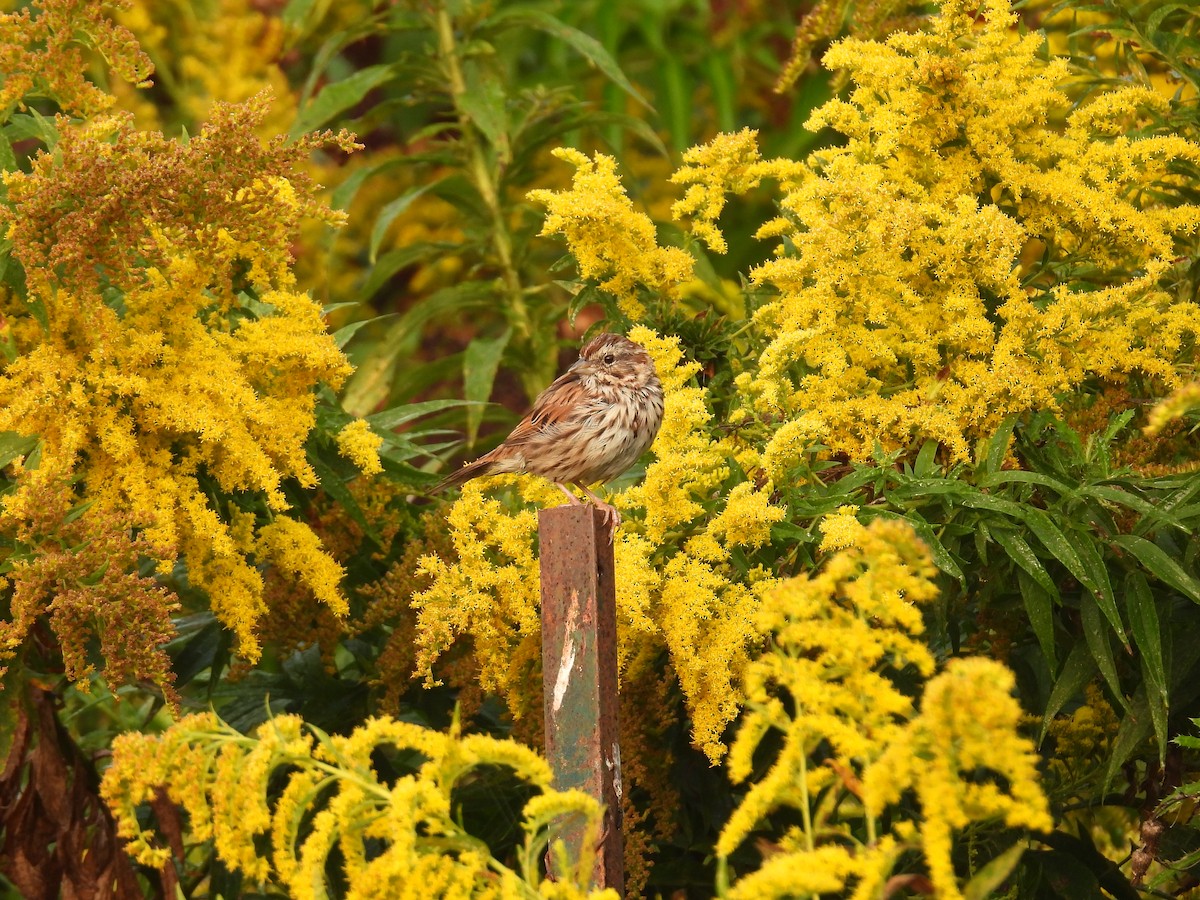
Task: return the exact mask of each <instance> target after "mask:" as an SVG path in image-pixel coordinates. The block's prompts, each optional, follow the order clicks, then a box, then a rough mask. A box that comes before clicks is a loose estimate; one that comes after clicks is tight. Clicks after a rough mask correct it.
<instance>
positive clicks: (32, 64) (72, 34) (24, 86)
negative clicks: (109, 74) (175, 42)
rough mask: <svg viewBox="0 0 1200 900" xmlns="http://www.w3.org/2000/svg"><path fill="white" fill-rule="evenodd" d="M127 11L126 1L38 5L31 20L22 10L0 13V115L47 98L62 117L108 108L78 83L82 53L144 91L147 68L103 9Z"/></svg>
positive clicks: (96, 92) (99, 94)
mask: <svg viewBox="0 0 1200 900" xmlns="http://www.w3.org/2000/svg"><path fill="white" fill-rule="evenodd" d="M127 5H128V0H124V2H122V0H106V2H94V0H41V2H39V3H38V7H40V9H39V10H38V12H37V15H34V14H33V13H31V12H30V10H28V9H21V10H18V11H17V12H0V72H3V73H4V81H3V83H2V84H0V109H11V108H12V107H14V106H20V107H21V108H22V109H23V108H24V107H25V102H26V100H32V99H34V98H47V97H49V98H53V99H54V100H55V101H56V102H57V103H58V104H59V107H60V109H61V110H62V111H63V113H64V114H67V115H85V116H86V115H92V114H95V113H98V112H101V111H103V110H105V109H107V108H108V107H110V106H111V105H112V103H113V97H112V95H110V94H108V93H106V92H105V91H103V90H101V89H100V88H99V87H97V86H96V85H95V84H93V83H92V82H91V81H89V80H88V79H87V78H85V77H84V74H83V73H84V70H85V69H86V68H87V63H86V61H85V57H84V49H85V48H93V49H95V50H96V51H98V52H99V53H100V55H101V56H103V58H104V61H105V62H106V63H107V64H108V65H109V66H110V67H111V68H112V70H113V72H114V73H115V74H116V75H117V76H118V77H119V78H121V79H124V80H125V81H128V82H132V83H134V84H137V85H140V86H144V84H145V81H146V78H148V77H149V75H150V72H151V71H152V69H153V64H152V63H151V61H150V58H149V57H148V56H147V55H146V54H145V53H144V52H142V50H141V48H140V47H138V44H137V41H136V39H135V38H134V37H133V35H132V34H131V33H130V32H129V29H127V28H125V27H123V26H121V25H118V24H115V23H114V22H113V21H112V20H111V19H110V18H109V16H108V9H106V8H105V7H108V8H109V9H113V8H121V7H123V6H127Z"/></svg>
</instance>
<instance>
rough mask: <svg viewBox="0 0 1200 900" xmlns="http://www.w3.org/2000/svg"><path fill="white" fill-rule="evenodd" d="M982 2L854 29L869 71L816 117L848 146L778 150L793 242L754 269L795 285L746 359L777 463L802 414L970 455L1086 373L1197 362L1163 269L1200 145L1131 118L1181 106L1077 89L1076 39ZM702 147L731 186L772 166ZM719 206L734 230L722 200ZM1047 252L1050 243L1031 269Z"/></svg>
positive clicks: (858, 433)
mask: <svg viewBox="0 0 1200 900" xmlns="http://www.w3.org/2000/svg"><path fill="white" fill-rule="evenodd" d="M977 6H978V4H973V3H965V2H962V0H948V2H946V3H944V4H942V9H941V12H940V13H939V15H938V16H936V17H935V18H934V19H933V21H932V26H931V27H930V28H929V30H928V31H925V32H921V33H917V34H904V33H897V34H894V35H892V36H891V37H889V38H888V39H887V40H886V41H885V42H883V43H879V42H874V41H858V40H847V41H843V42H842V43H840V44H837V45H835V46H834V47H833V48H832V49H831V50H830V52H829V53H828V54H827V55H826V57H825V64H826V65H827V66H830V67H832V68H843V69H845V70H846V71H848V72H849V73H850V74H851V76H852V78H853V81H854V84H855V87H854V89H853V90H852V92H851V94H850V97H849V99H847V100H833V101H830V102H829V103H827V104H825V105H824V106H822V107H821V108H819V109H818V110H816V111H815V112H814V113H813V116H812V118H811V119H810V121H809V123H808V127H810V128H813V129H820V128H824V127H829V128H833V129H836V130H837V131H839V132H841V133H842V134H843V135H845V138H846V140H845V142H844V144H843V145H841V146H837V147H833V148H829V149H825V150H821V151H819V152H817V153H814V154H813V155H812V156H811V157H810V158H809V159H808V160H807V161H806V163H805V165H804V166H803V168H802V169H797V167H796V166H795V164H793V163H791V162H790V161H776V162H775V166H776V170H777V171H776V172H775V173H774V175H773V177H776V178H778V179H779V181H780V185H781V196H780V201H779V202H780V207H781V210H782V214H781V215H780V217H778V218H777V219H775V220H773V221H771V222H768V223H767V224H765V225H764V226H763V228H762V229H761V230H760V232H759V235H760V237H763V238H768V237H778V238H781V239H782V242H781V243H780V245H779V246H778V248H777V254H776V258H775V259H773V260H770V261H768V262H765V263H763V264H762V265H761V266H759V267H758V268H757V269H756V270H755V271H754V272H753V273H752V280H753V282H754V283H755V284H756V285H758V286H760V287H763V288H766V289H769V290H770V291H771V292H772V293H773V294H774V295H775V297H774V299H772V300H771V301H770V302H768V303H766V304H765V305H763V306H762V307H761V308H760V309H759V310H758V311H757V313H756V315H755V320H754V321H755V324H756V325H757V326H758V328H759V330H760V332H761V334H762V336H763V337H765V338H766V339H767V345H766V348H765V350H764V351H763V353H762V354H761V356H760V357H759V359H758V362H757V365H754V366H750V367H748V368H747V370H746V371H745V372H744V373H743V374H742V375H741V377H740V379H739V386H740V387H741V388H742V390H743V391H744V392H745V394H746V396H747V397H748V398H749V399H750V400H751V401H752V403H753V407H754V409H755V410H756V411H758V412H759V413H760V414H761V415H763V416H766V417H769V418H771V419H773V420H782V421H784V422H786V423H788V424H786V425H783V426H782V427H781V428H779V430H778V432H777V434H776V436H775V438H774V440H773V441H772V442H771V443H770V444H769V445H768V447H767V448H766V450H765V452H764V459H765V460H766V461H767V462H768V471H769V473H770V474H771V475H772V477H775V478H779V477H780V476H781V475H782V474H783V473H784V472H785V471H786V470H787V468H788V467H789V465H790V464H791V463H792V462H794V461H795V459H796V458H797V455H798V451H799V448H800V447H801V446H802V445H803V442H802V441H797V440H796V433H795V431H796V430H797V429H799V430H800V432H801V435H802V438H803V440H806V441H807V440H811V439H812V437H814V436H819V437H820V440H821V441H822V442H823V443H824V444H826V445H827V446H828V447H830V448H831V449H833V450H835V451H840V452H844V453H846V454H848V455H850V456H851V457H853V458H857V459H863V458H869V457H870V455H871V453H872V450H873V448H874V447H875V445H876V443H878V444H879V445H881V446H882V447H883V448H884V449H885V450H892V449H897V448H899V449H905V448H908V447H911V446H914V445H919V443H920V442H921V441H923V440H924V439H927V438H933V439H935V440H938V441H939V442H941V443H942V444H943V446H944V447H945V448H946V449H947V450H948V451H949V453H950V455H951V456H952V457H953V458H956V459H960V460H961V459H967V458H969V457H970V455H971V447H972V442H973V441H974V440H976V439H978V438H979V437H982V436H986V435H987V434H989V433H990V432H991V431H993V430H994V429H995V428H996V426H997V425H998V424H999V422H1000V421H1001V420H1003V418H1004V417H1005V416H1008V415H1011V414H1015V413H1021V412H1025V411H1028V410H1033V409H1041V408H1047V407H1050V408H1053V407H1054V405H1055V403H1056V397H1057V396H1058V395H1059V394H1061V393H1062V392H1064V391H1067V390H1070V389H1072V388H1074V387H1077V386H1079V385H1080V384H1081V383H1083V382H1084V381H1085V380H1086V379H1089V378H1096V377H1099V378H1103V379H1107V380H1111V381H1119V380H1121V379H1124V378H1127V377H1128V376H1129V375H1131V374H1133V373H1144V374H1146V375H1149V376H1151V377H1152V378H1154V379H1156V380H1157V381H1158V382H1159V383H1160V384H1163V385H1167V386H1170V385H1173V384H1174V383H1175V380H1176V374H1175V369H1174V365H1173V363H1174V361H1175V358H1176V355H1177V354H1178V353H1180V351H1181V350H1183V349H1184V348H1186V346H1187V342H1188V341H1189V340H1190V336H1191V335H1193V334H1194V331H1195V323H1196V321H1197V315H1198V313H1200V310H1198V309H1197V308H1196V306H1195V304H1193V303H1190V302H1187V301H1179V300H1178V299H1176V298H1175V297H1173V296H1170V295H1169V294H1168V293H1167V292H1166V291H1165V290H1164V289H1163V288H1162V286H1161V280H1162V279H1163V278H1164V276H1166V275H1167V274H1168V272H1169V270H1170V269H1171V268H1172V267H1174V266H1176V265H1178V263H1177V257H1178V255H1179V254H1178V253H1177V250H1178V248H1179V242H1180V241H1181V240H1184V239H1187V238H1188V237H1189V236H1192V235H1194V234H1195V233H1196V230H1197V227H1198V226H1200V208H1198V207H1197V206H1196V205H1195V204H1191V203H1187V202H1182V197H1183V190H1184V184H1183V183H1182V181H1181V176H1179V175H1177V174H1174V168H1173V167H1174V166H1176V165H1177V164H1178V163H1179V162H1181V161H1188V162H1191V163H1195V162H1197V161H1200V146H1197V145H1195V144H1193V143H1189V142H1188V141H1186V140H1184V139H1182V138H1179V137H1175V136H1150V137H1142V138H1138V139H1134V138H1130V137H1127V136H1126V134H1127V133H1128V132H1129V131H1131V130H1134V129H1136V128H1137V127H1138V126H1139V125H1140V124H1143V123H1145V122H1147V121H1149V119H1150V118H1151V117H1153V116H1154V115H1156V114H1159V113H1161V112H1162V111H1163V110H1164V109H1165V104H1166V101H1165V100H1164V99H1162V98H1161V97H1159V96H1158V95H1157V94H1155V93H1153V92H1151V91H1150V90H1149V89H1146V88H1142V87H1133V86H1130V87H1122V88H1118V89H1115V90H1112V91H1110V92H1107V93H1101V94H1099V95H1097V96H1094V97H1093V98H1091V99H1090V100H1089V101H1088V102H1086V103H1084V104H1082V105H1080V106H1079V107H1078V108H1073V107H1072V104H1071V103H1070V101H1069V99H1068V97H1067V95H1066V94H1065V93H1064V92H1063V89H1062V86H1061V85H1062V84H1063V82H1064V81H1065V80H1066V79H1067V77H1068V74H1069V73H1068V70H1067V68H1066V62H1065V60H1062V59H1051V60H1050V61H1046V60H1045V59H1044V58H1043V57H1042V55H1041V48H1042V44H1043V39H1042V38H1041V37H1040V36H1039V35H1037V34H1027V35H1021V34H1019V33H1018V32H1017V31H1016V30H1015V29H1014V28H1013V27H1012V25H1013V23H1014V21H1015V16H1014V15H1013V14H1012V12H1011V10H1010V8H1009V3H1008V0H990V2H988V3H986V4H985V5H984V10H983V12H984V14H985V15H984V19H983V23H982V24H981V25H980V24H978V23H977V21H976V18H975V12H976V8H977ZM1063 120H1065V127H1058V126H1057V124H1056V123H1057V122H1059V121H1063ZM696 159H697V162H695V163H693V164H692V166H691V169H690V170H689V172H688V176H687V177H688V180H689V181H691V182H697V181H699V182H702V183H706V184H710V185H727V186H728V188H727V189H737V188H738V186H739V181H741V182H744V183H745V184H746V185H747V186H753V185H755V184H757V183H758V180H759V179H760V178H761V177H765V176H766V175H767V174H770V170H771V166H770V165H767V164H763V163H759V162H757V161H756V160H755V155H754V153H753V152H752V151H751V150H750V149H749V148H748V147H747V146H746V143H745V141H744V140H733V139H731V137H730V136H722V137H721V138H718V139H717V140H716V141H714V142H713V144H712V145H710V146H709V148H708V149H707V150H706V152H705V153H697V155H696ZM731 170H732V171H734V172H735V173H736V172H739V171H741V172H743V173H744V175H743V177H742V178H741V179H738V178H730V176H729V172H730V171H731ZM1163 197H1165V198H1166V199H1158V198H1163ZM700 224H701V226H702V227H700V228H699V230H698V234H699V235H700V236H701V237H703V238H704V239H705V240H706V241H708V243H709V244H710V245H712V246H717V244H716V242H715V241H714V239H713V237H712V230H713V225H712V222H711V216H709V217H705V218H702V219H701V221H700ZM1030 254H1033V255H1035V256H1045V258H1046V261H1047V262H1046V264H1045V265H1044V266H1043V267H1042V268H1041V269H1039V270H1037V271H1034V270H1031V269H1030V270H1023V269H1022V266H1021V262H1020V261H1021V260H1022V259H1023V258H1027V257H1028V256H1029V255H1030ZM1096 285H1099V286H1096ZM794 423H803V424H802V425H799V424H794Z"/></svg>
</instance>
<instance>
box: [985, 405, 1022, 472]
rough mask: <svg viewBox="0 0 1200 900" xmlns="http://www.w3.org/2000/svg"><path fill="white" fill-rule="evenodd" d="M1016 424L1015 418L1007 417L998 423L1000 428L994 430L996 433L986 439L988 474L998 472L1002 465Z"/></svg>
mask: <svg viewBox="0 0 1200 900" xmlns="http://www.w3.org/2000/svg"><path fill="white" fill-rule="evenodd" d="M1016 424H1017V417H1016V416H1009V417H1008V418H1006V419H1005V420H1004V421H1003V422H1001V423H1000V427H999V428H997V429H996V433H995V434H993V435H992V436H991V437H990V438H988V453H987V471H988V472H995V473H999V472H1000V466H1002V465H1003V464H1004V456H1005V454H1006V453H1007V452H1008V444H1009V438H1011V437H1012V430H1013V428H1014V427H1015V426H1016Z"/></svg>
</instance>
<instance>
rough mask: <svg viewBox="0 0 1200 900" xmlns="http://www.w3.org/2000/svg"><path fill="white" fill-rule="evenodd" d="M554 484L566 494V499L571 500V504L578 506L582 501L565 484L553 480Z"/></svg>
mask: <svg viewBox="0 0 1200 900" xmlns="http://www.w3.org/2000/svg"><path fill="white" fill-rule="evenodd" d="M554 486H555V487H556V488H558V489H559V490H560V491H562V492H563V493H564V494H566V495H567V499H568V500H570V501H571V505H572V506H578V505H579V504H580V503H581V502H582V501H581V500H580V499H579V498H578V497H576V496H575V494H573V493H572V492H571V489H570V488H569V487H567V486H566V485H565V484H559V483H558V482H557V481H556V482H554Z"/></svg>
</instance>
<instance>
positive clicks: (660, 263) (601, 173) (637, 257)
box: [529, 148, 693, 318]
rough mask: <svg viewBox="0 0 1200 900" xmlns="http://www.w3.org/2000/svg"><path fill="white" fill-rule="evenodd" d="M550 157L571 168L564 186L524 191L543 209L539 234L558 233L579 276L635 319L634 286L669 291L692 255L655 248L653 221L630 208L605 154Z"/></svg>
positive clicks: (638, 311) (565, 152)
mask: <svg viewBox="0 0 1200 900" xmlns="http://www.w3.org/2000/svg"><path fill="white" fill-rule="evenodd" d="M554 155H555V156H557V157H558V158H559V159H563V160H566V161H567V162H569V163H571V164H572V165H573V166H575V176H574V178H572V180H571V187H570V189H569V190H566V191H530V192H529V199H530V200H535V201H537V202H538V203H542V204H544V205H545V206H546V209H547V215H546V222H545V224H544V225H543V226H542V231H541V233H542V234H543V235H549V234H561V235H562V236H563V237H564V238H565V239H566V241H567V244H568V245H569V246H570V248H571V252H572V254H573V255H574V256H575V261H576V263H577V264H578V265H579V273H580V275H582V276H583V277H584V278H593V279H595V280H597V281H598V282H600V287H601V289H603V290H605V291H608V292H609V293H611V294H613V296H615V297H616V298H617V302H618V303H619V304H620V306H621V309H622V310H624V311H625V313H626V314H627V315H629V316H631V317H632V318H640V317H641V316H642V315H643V313H644V309H643V307H642V304H641V303H640V302H639V301H638V299H637V293H638V288H639V286H641V287H644V288H648V289H650V290H658V291H665V292H668V293H670V292H672V291H673V290H674V289H675V287H676V286H677V285H678V284H679V283H680V282H683V281H686V280H687V278H688V277H689V276H690V275H691V272H692V263H693V260H692V257H691V256H690V255H689V254H687V253H686V252H685V251H683V250H679V249H676V248H663V247H659V246H658V241H657V238H656V236H655V229H654V223H653V222H651V221H650V217H649V216H647V215H646V214H645V213H640V212H638V211H637V210H635V209H634V206H633V202H632V201H631V200H630V199H629V197H628V196H627V195H626V193H625V188H624V187H623V186H622V185H621V182H620V179H618V178H617V176H616V161H615V160H614V159H613V158H612V157H611V156H605V155H604V154H602V153H601V154H597V155H596V158H595V159H594V160H592V159H589V158H588V157H587V156H586V155H584V154H583V153H580V152H579V151H578V150H571V149H567V148H560V149H558V150H555V151H554Z"/></svg>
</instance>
